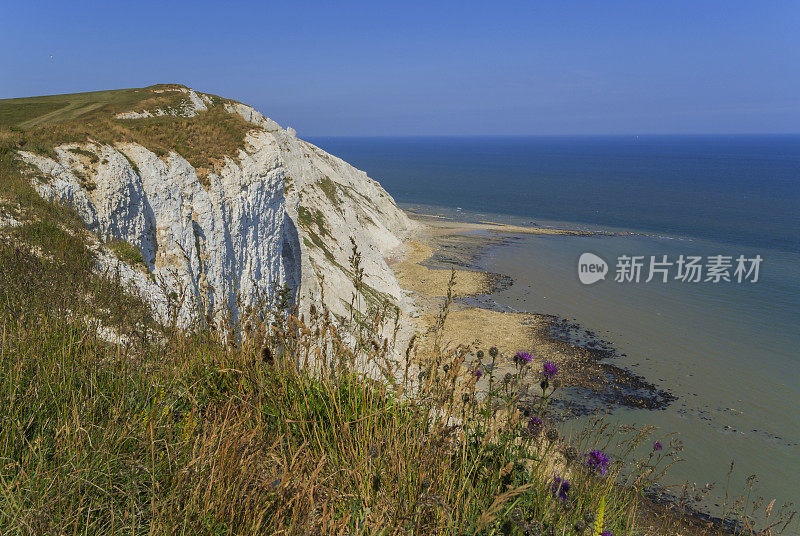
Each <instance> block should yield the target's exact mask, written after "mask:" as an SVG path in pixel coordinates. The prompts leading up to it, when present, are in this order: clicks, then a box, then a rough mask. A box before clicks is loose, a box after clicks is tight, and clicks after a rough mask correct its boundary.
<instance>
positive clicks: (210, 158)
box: [0, 84, 254, 177]
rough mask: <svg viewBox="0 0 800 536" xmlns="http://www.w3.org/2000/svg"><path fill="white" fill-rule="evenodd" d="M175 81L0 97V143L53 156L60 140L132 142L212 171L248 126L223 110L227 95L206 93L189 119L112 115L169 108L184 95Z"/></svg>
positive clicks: (240, 140) (233, 151) (236, 149)
mask: <svg viewBox="0 0 800 536" xmlns="http://www.w3.org/2000/svg"><path fill="white" fill-rule="evenodd" d="M181 87H183V86H178V85H175V84H162V85H157V86H150V87H146V88H135V89H120V90H113V91H94V92H89V93H73V94H67V95H52V96H44V97H27V98H19V99H1V100H0V147H3V146H4V147H11V148H20V149H25V150H28V151H32V152H35V153H40V154H45V155H48V156H54V152H53V148H54V147H56V146H58V145H61V144H64V143H73V142H78V143H85V142H87V141H90V140H91V141H95V142H98V143H104V144H109V145H114V144H116V143H120V142H134V143H138V144H140V145H143V146H144V147H147V148H148V149H150V150H151V151H153V152H155V153H156V154H158V155H160V156H161V155H166V154H167V153H168V152H169V151H175V152H177V153H178V154H180V155H181V156H183V157H184V158H185V159H186V160H188V161H189V163H190V164H192V166H194V167H195V168H196V169H197V170H198V173H199V175H200V176H201V177H205V175H207V173H208V172H209V171H214V170H218V169H219V166H220V165H221V164H222V162H223V158H224V157H226V156H229V157H234V158H235V157H236V156H237V155H238V152H239V150H240V149H242V148H243V147H244V138H245V135H246V134H247V132H249V131H250V130H252V129H253V128H254V127H253V125H250V124H249V123H247V122H246V121H245V120H244V119H243V118H242V117H240V116H239V115H237V114H230V113H228V112H226V111H225V109H224V107H223V104H224V103H225V102H227V99H223V98H221V97H217V96H211V100H212V104H211V105H210V106H209V109H208V110H207V111H203V112H200V113H199V114H198V115H197V116H195V117H176V116H172V115H164V116H158V117H149V118H142V119H117V118H116V117H115V116H116V114H117V113H122V112H142V111H145V110H149V111H155V110H156V109H175V108H178V107H180V105H181V104H182V103H183V102H184V101H186V100H187V99H188V97H187V96H186V95H185V94H184V93H183V92H181V91H178V90H177V89H178V88H181Z"/></svg>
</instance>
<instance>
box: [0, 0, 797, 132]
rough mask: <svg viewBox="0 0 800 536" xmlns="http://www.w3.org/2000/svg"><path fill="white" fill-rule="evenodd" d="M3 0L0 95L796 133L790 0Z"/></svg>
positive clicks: (324, 114)
mask: <svg viewBox="0 0 800 536" xmlns="http://www.w3.org/2000/svg"><path fill="white" fill-rule="evenodd" d="M2 2H3V4H4V5H2V6H0V7H2V11H1V12H2V17H0V50H2V52H0V97H21V96H30V95H42V94H53V93H68V92H77V91H89V90H96V89H111V88H123V87H140V86H146V85H149V84H154V83H159V82H180V83H184V84H187V85H189V86H191V87H194V88H196V89H198V90H201V91H206V92H210V93H216V94H219V95H223V96H226V97H231V98H235V99H238V100H241V101H243V102H246V103H248V104H252V105H254V106H255V107H256V108H258V109H260V110H261V111H263V112H264V113H265V114H266V115H268V116H270V117H272V118H273V119H275V120H276V121H278V122H279V123H281V124H282V125H284V126H285V125H291V126H293V127H295V128H296V129H297V131H298V133H299V134H300V135H301V136H314V135H424V134H468V135H476V134H477V135H481V134H599V133H608V134H622V133H626V134H627V133H635V134H645V133H738V132H800V2H797V1H796V0H795V1H764V2H760V1H755V0H751V1H718V2H711V1H703V0H690V1H665V2H657V1H649V0H634V1H630V2H620V1H614V0H604V1H596V2H595V1H592V2H588V1H586V2H582V1H577V0H575V1H572V0H556V1H552V2H490V1H485V2H480V3H473V2H449V3H442V2H432V1H431V2H429V1H425V2H411V1H409V2H396V3H392V4H388V3H384V2H380V1H376V0H373V1H369V2H346V1H338V2H337V1H329V2H302V1H295V2H240V3H237V2H224V3H223V2H219V3H211V2H203V1H195V2H185V3H184V2H176V1H171V0H162V1H160V2H96V3H94V2H63V1H60V2H35V1H9V0H2ZM51 55H52V56H53V58H52V59H51V57H50V56H51Z"/></svg>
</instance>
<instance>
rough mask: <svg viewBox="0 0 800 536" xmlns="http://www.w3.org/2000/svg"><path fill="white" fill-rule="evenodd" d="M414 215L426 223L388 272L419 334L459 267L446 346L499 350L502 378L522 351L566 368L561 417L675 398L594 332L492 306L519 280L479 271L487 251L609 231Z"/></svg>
mask: <svg viewBox="0 0 800 536" xmlns="http://www.w3.org/2000/svg"><path fill="white" fill-rule="evenodd" d="M410 215H411V217H412V218H413V219H415V220H416V221H418V222H420V223H421V224H423V225H421V226H420V231H418V232H417V233H416V235H414V236H413V237H412V239H411V240H409V241H408V242H407V243H406V255H405V256H404V257H403V258H402V259H398V260H396V261H395V262H394V263H392V264H391V267H392V268H393V269H394V271H395V274H396V275H397V278H398V281H399V282H400V285H401V286H402V287H403V288H405V289H406V290H408V291H410V292H411V293H412V294H413V296H414V299H415V301H416V302H417V304H418V307H419V312H420V314H419V317H418V319H417V322H418V329H419V331H420V332H421V333H425V334H431V333H432V330H433V326H434V319H435V316H436V314H437V313H438V312H439V310H440V309H441V305H442V303H443V301H444V299H445V295H446V294H447V287H448V283H449V280H450V275H451V270H454V271H455V285H454V287H453V304H452V306H451V309H450V312H449V314H448V317H447V321H446V323H445V326H444V337H443V340H444V343H445V345H447V346H448V347H454V346H456V345H468V346H470V348H471V349H472V351H473V352H477V351H478V350H479V349H483V350H487V349H488V348H489V347H491V346H495V347H497V348H498V350H499V351H500V356H501V358H500V360H499V361H498V363H497V365H496V366H497V370H496V374H495V375H497V374H499V375H500V376H502V375H504V374H505V373H506V372H511V371H513V370H514V363H513V361H512V358H513V356H514V355H515V354H516V352H518V351H525V352H529V353H531V354H533V355H534V356H535V359H537V360H538V361H541V362H544V361H552V362H554V363H556V364H557V365H558V366H559V368H560V370H563V371H564V383H565V386H566V387H565V388H564V389H563V390H561V391H560V393H559V394H558V398H557V399H556V400H554V405H555V407H556V409H558V410H559V413H560V417H561V418H563V419H567V418H570V417H575V416H580V415H587V414H595V413H606V412H608V411H611V410H613V409H614V408H618V407H629V408H646V409H659V408H662V407H665V406H666V405H667V404H669V403H670V402H671V401H672V400H674V396H673V395H672V394H670V393H669V392H666V391H664V390H661V389H658V388H656V387H655V386H654V385H653V384H651V383H649V382H648V381H647V380H646V379H645V378H642V377H640V376H638V375H636V374H634V373H632V372H631V371H629V370H627V369H626V368H624V366H623V365H621V364H619V363H618V362H615V358H618V357H620V356H619V355H618V353H617V352H616V350H615V349H614V348H613V347H612V346H611V344H609V343H608V342H607V341H603V340H601V339H600V338H598V336H597V335H596V334H595V333H593V332H592V331H590V330H588V329H585V328H583V327H582V326H580V325H578V324H575V323H572V322H570V321H568V320H567V319H564V318H559V317H557V316H554V315H550V314H545V313H532V312H519V311H514V310H511V309H509V308H507V307H503V306H501V305H499V304H497V303H496V302H494V301H493V300H492V299H491V297H490V295H491V294H492V293H493V292H495V291H496V290H498V289H500V288H508V287H509V286H511V285H513V284H514V281H513V280H512V278H511V277H509V276H508V275H505V274H497V273H489V272H484V271H480V270H479V269H478V268H477V266H476V260H477V259H478V257H479V256H480V255H481V254H482V253H483V252H484V251H485V250H486V249H487V248H488V247H491V246H495V245H500V244H504V243H509V242H511V241H513V240H515V239H516V237H518V236H519V235H520V234H542V235H562V236H570V235H571V236H575V235H582V236H591V235H601V234H605V233H597V232H592V231H576V230H566V229H550V228H542V227H523V226H517V225H507V224H502V223H495V222H490V221H483V222H477V223H476V222H460V221H454V220H452V219H449V218H447V217H445V216H442V215H425V214H419V213H412V214H410ZM431 339H432V337H423V339H422V345H423V348H424V347H425V345H429V344H431ZM473 359H474V358H473ZM486 382H487V380H486V379H483V380H481V381H480V382H479V384H478V388H479V389H480V388H481V387H485V386H483V385H482V384H483V383H486Z"/></svg>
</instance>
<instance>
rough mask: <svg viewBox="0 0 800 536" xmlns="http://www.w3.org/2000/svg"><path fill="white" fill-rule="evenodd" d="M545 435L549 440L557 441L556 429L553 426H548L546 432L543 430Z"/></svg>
mask: <svg viewBox="0 0 800 536" xmlns="http://www.w3.org/2000/svg"><path fill="white" fill-rule="evenodd" d="M545 437H547V440H548V441H550V442H554V441H558V430H556V429H555V428H548V429H547V432H545Z"/></svg>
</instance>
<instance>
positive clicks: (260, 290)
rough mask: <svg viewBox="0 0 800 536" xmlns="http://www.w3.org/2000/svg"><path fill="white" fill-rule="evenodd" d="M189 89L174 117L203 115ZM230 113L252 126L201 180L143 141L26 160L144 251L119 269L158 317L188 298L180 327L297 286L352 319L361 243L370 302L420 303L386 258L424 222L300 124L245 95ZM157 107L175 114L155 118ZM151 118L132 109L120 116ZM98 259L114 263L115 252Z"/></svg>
mask: <svg viewBox="0 0 800 536" xmlns="http://www.w3.org/2000/svg"><path fill="white" fill-rule="evenodd" d="M180 91H183V92H184V93H186V94H187V97H188V98H187V105H186V106H185V107H183V108H182V109H181V110H178V111H177V112H175V111H174V110H173V111H171V112H170V113H173V114H174V113H178V114H185V116H188V117H194V116H198V114H202V112H203V111H205V109H206V104H210V103H211V99H210V97H208V96H206V95H203V94H201V93H198V92H195V91H193V90H189V89H181V90H180ZM224 107H225V110H226V111H227V112H228V113H231V114H238V115H240V116H241V117H242V118H244V119H245V120H246V121H247V122H249V123H250V124H252V130H250V131H249V132H248V133H247V135H246V139H245V140H244V143H243V145H242V147H241V148H240V149H239V150H238V155H237V156H236V157H235V158H231V157H225V160H224V164H222V166H221V169H219V168H218V170H217V172H216V173H209V174H208V180H207V181H204V183H205V186H204V185H203V184H201V182H200V180H199V179H198V174H197V171H196V170H195V169H194V168H193V167H192V166H191V165H190V164H189V162H188V161H187V160H186V159H184V158H183V157H182V156H181V155H180V154H178V153H176V152H174V151H173V152H170V153H168V154H166V155H162V156H161V157H159V156H157V155H156V154H155V153H154V152H152V151H150V150H149V149H148V148H146V147H143V146H142V145H138V144H135V143H116V144H114V145H108V144H100V143H96V142H92V141H86V142H82V143H71V144H65V145H61V146H59V147H57V148H56V153H57V159H52V158H48V157H45V156H41V155H37V154H34V153H31V152H24V151H22V152H20V153H19V154H20V155H21V157H22V158H23V159H24V160H25V161H26V162H28V163H29V164H32V165H33V166H34V167H35V168H36V169H37V171H38V177H37V178H36V179H35V186H36V188H37V190H38V191H39V193H40V194H41V195H42V196H44V197H46V198H49V199H57V200H61V201H64V202H67V203H69V204H71V205H72V206H74V207H75V209H76V210H77V212H78V214H79V215H80V216H81V218H82V219H83V220H84V221H85V222H86V225H87V226H88V228H89V229H91V230H93V231H95V232H96V233H97V234H98V235H99V237H100V238H101V239H102V240H103V241H109V240H112V239H119V240H124V241H126V242H128V243H130V244H132V245H134V246H136V247H137V248H138V249H139V250H140V251H141V254H142V257H143V259H144V263H145V264H146V270H139V271H138V272H137V271H136V270H135V269H133V268H132V267H130V266H125V267H123V269H122V270H121V272H124V274H123V275H124V276H125V277H126V278H127V281H128V282H129V284H131V285H133V286H135V287H136V288H137V289H138V290H139V292H140V293H141V294H142V295H144V296H145V297H146V298H147V299H148V300H149V301H150V302H151V303H152V304H153V307H154V309H155V310H156V311H157V312H158V313H159V315H161V317H162V318H166V314H167V310H168V307H167V304H168V303H169V302H170V300H172V301H173V302H175V300H178V301H179V302H180V303H178V304H177V307H178V308H179V310H180V318H181V319H182V320H183V321H186V320H188V319H190V318H192V317H194V316H196V315H203V316H205V317H213V318H217V319H218V318H220V317H221V315H225V314H227V313H228V312H232V313H233V314H234V315H235V314H238V312H239V311H240V310H241V308H242V307H243V306H244V307H246V306H249V305H253V304H256V303H257V302H258V300H259V299H261V298H265V299H272V297H274V296H273V292H274V290H275V289H276V288H280V287H283V286H288V287H290V288H292V289H293V290H294V291H295V292H299V298H300V303H301V305H302V306H304V307H307V306H308V304H310V303H312V302H314V301H318V300H319V298H320V296H321V295H322V294H323V293H324V296H325V302H326V304H327V305H328V307H329V308H330V309H331V311H332V312H334V313H336V314H339V315H345V314H347V310H348V306H349V303H350V299H351V296H352V294H353V292H354V288H355V287H354V284H353V277H352V273H351V271H350V264H349V260H348V259H349V257H350V254H351V251H352V244H351V238H352V239H353V240H354V241H355V243H356V245H357V246H358V249H359V251H360V252H361V255H362V266H363V268H364V283H365V285H366V287H365V289H364V291H363V292H362V297H361V300H359V301H360V303H361V305H362V307H363V306H365V305H366V304H369V303H376V302H377V301H381V300H384V299H386V300H389V301H391V302H393V303H395V304H397V305H399V306H400V307H401V309H403V310H408V309H409V308H411V307H412V304H411V303H410V301H409V299H408V298H407V296H406V294H405V292H404V291H403V290H402V289H401V288H400V286H399V284H398V282H397V280H396V279H395V277H394V274H393V273H392V271H391V269H390V268H389V267H388V266H387V263H386V257H387V255H389V254H390V253H391V252H392V251H393V250H395V249H396V248H398V247H399V246H400V245H401V243H402V239H403V237H404V236H405V235H406V234H407V233H409V232H410V231H412V230H413V228H414V225H415V224H414V223H413V222H412V221H411V220H409V219H408V217H407V216H406V215H405V213H404V212H403V211H402V210H400V209H399V208H398V207H397V205H396V204H395V202H394V200H393V199H392V198H391V196H390V195H389V194H388V193H386V191H385V190H384V189H383V188H381V186H380V185H379V184H378V183H377V182H375V181H374V180H372V179H370V178H369V177H367V175H366V173H364V172H363V171H359V170H357V169H355V168H354V167H352V166H351V165H349V164H348V163H346V162H344V161H343V160H341V159H339V158H336V157H334V156H332V155H330V154H328V153H326V152H325V151H323V150H321V149H319V148H318V147H315V146H314V145H312V144H310V143H308V142H305V141H303V140H301V139H299V138H297V137H296V134H295V132H294V130H293V129H291V128H289V129H285V130H284V129H283V128H281V127H280V126H279V125H278V124H277V123H275V122H274V121H272V120H270V119H268V118H266V117H264V116H263V115H262V114H261V113H259V112H257V111H256V110H254V109H253V108H251V107H249V106H246V105H244V104H241V103H235V102H226V103H225V104H224ZM157 115H165V112H162V111H157V110H156V111H153V112H151V113H150V115H149V116H150V117H152V116H157ZM149 116H148V115H146V113H144V112H137V113H135V114H134V113H131V114H128V113H122V114H117V115H116V119H115V120H118V121H128V120H132V119H133V120H135V119H137V118H142V117H149ZM199 118H200V119H202V115H199ZM92 155H94V156H92ZM99 257H100V260H101V263H102V264H103V265H104V266H106V267H108V265H109V264H112V263H111V262H110V258H111V257H110V256H109V255H108V254H107V253H106V252H104V253H103V254H101V255H100V256H99Z"/></svg>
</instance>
